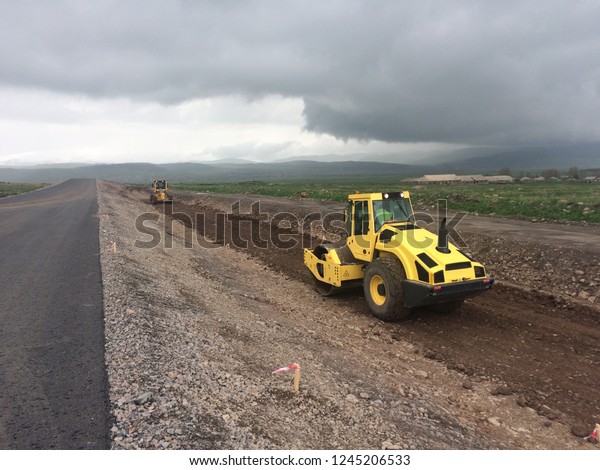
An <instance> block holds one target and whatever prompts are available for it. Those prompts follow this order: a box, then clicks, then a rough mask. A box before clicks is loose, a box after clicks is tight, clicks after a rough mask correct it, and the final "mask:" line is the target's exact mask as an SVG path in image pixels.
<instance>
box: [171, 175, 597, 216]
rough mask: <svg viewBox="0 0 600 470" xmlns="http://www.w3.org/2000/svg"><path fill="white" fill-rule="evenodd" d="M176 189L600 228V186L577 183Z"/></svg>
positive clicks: (358, 182)
mask: <svg viewBox="0 0 600 470" xmlns="http://www.w3.org/2000/svg"><path fill="white" fill-rule="evenodd" d="M172 186H173V187H174V188H176V189H184V190H189V191H197V192H215V193H226V194H256V195H268V196H280V197H299V195H300V194H301V193H306V194H305V196H306V197H309V198H312V199H320V200H328V201H345V200H346V197H347V195H348V194H350V193H353V192H355V191H357V190H358V191H360V192H377V191H382V190H383V191H400V190H408V191H411V197H412V201H413V205H414V206H415V209H420V210H424V209H431V208H433V207H435V206H436V203H437V201H438V200H439V199H445V200H447V204H448V209H449V210H451V211H464V212H470V213H477V214H486V215H496V216H503V217H512V218H521V219H529V220H557V221H579V222H592V223H600V184H597V183H591V184H589V183H588V184H586V183H580V182H575V181H571V182H564V181H556V182H555V181H549V182H529V183H523V184H518V183H514V184H451V185H437V184H429V185H414V184H401V183H398V181H397V180H396V181H384V180H374V179H369V178H364V179H347V180H345V181H344V180H337V181H327V180H323V181H315V180H312V181H286V182H280V183H274V182H263V181H247V182H241V183H198V184H193V183H189V184H175V185H172Z"/></svg>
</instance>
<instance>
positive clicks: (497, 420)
mask: <svg viewBox="0 0 600 470" xmlns="http://www.w3.org/2000/svg"><path fill="white" fill-rule="evenodd" d="M486 421H487V422H488V423H490V424H491V425H492V426H500V425H501V423H500V418H498V417H497V416H490V417H489V418H488V419H486Z"/></svg>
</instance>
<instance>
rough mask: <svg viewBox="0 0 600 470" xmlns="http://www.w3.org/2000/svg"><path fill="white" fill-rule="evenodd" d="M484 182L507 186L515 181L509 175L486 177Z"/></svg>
mask: <svg viewBox="0 0 600 470" xmlns="http://www.w3.org/2000/svg"><path fill="white" fill-rule="evenodd" d="M484 181H487V182H488V183H500V184H506V183H512V182H514V181H515V179H514V178H513V177H512V176H509V175H496V176H486V177H485V180H484Z"/></svg>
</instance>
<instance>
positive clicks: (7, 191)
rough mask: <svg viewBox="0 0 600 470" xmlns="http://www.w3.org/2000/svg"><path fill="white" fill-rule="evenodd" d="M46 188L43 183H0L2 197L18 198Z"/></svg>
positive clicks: (0, 195)
mask: <svg viewBox="0 0 600 470" xmlns="http://www.w3.org/2000/svg"><path fill="white" fill-rule="evenodd" d="M44 186H46V185H45V184H41V183H0V197H5V196H16V195H17V194H21V193H27V192H29V191H34V190H35V189H40V188H42V187H44Z"/></svg>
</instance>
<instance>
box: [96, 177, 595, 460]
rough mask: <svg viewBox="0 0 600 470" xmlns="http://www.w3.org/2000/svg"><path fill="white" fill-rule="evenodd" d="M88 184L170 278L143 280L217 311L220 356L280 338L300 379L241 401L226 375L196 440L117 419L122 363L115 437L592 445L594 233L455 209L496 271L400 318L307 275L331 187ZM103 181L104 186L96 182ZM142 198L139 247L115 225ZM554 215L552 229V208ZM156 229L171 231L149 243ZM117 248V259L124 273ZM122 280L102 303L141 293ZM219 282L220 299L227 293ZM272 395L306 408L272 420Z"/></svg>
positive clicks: (277, 444) (221, 443) (144, 257)
mask: <svg viewBox="0 0 600 470" xmlns="http://www.w3.org/2000/svg"><path fill="white" fill-rule="evenodd" d="M100 187H101V189H102V190H103V192H104V194H106V197H105V199H106V203H107V204H109V205H110V204H112V209H110V210H109V211H108V212H110V213H112V214H119V213H120V212H121V210H122V209H123V206H124V205H126V206H127V207H128V212H126V213H123V214H121V215H120V216H119V217H120V218H121V220H122V221H127V222H125V223H129V229H128V232H127V233H120V232H119V228H118V224H116V219H117V218H118V217H116V215H115V217H114V218H115V221H114V222H115V225H114V227H112V228H111V227H108V229H105V230H108V232H110V231H111V230H113V231H115V232H116V233H115V235H112V238H118V237H121V240H120V243H121V244H123V245H124V247H125V248H124V250H125V251H124V253H122V254H121V256H122V257H128V259H130V260H134V259H135V263H142V264H143V263H151V262H152V260H154V261H158V262H159V263H160V264H161V266H162V267H161V269H162V270H164V272H165V273H168V275H170V276H172V282H173V283H175V284H177V288H173V285H171V286H170V289H169V290H162V291H161V292H160V293H158V292H157V293H156V295H160V296H163V297H164V296H165V295H167V296H169V295H172V296H173V297H174V298H173V299H172V303H173V304H174V305H175V304H177V305H180V306H181V307H180V309H179V310H180V312H185V311H187V310H186V309H192V310H193V308H192V307H190V306H191V305H194V303H195V304H198V303H201V305H202V309H203V311H204V313H205V314H206V315H208V316H210V317H214V316H220V318H218V322H225V323H226V324H225V325H220V326H219V327H218V328H217V329H216V330H211V331H208V332H206V331H205V333H206V334H207V335H208V336H207V338H208V337H210V336H211V335H215V334H217V335H218V336H219V337H220V338H221V339H223V340H224V341H225V342H226V343H227V344H228V347H230V348H233V349H232V350H230V351H228V352H227V354H226V356H232V357H235V356H236V355H237V356H238V357H239V358H245V360H246V361H249V362H250V363H252V364H251V366H252V367H251V368H253V369H255V371H260V373H261V374H267V373H268V369H269V367H271V368H272V369H275V368H277V367H280V366H282V365H286V364H284V362H286V359H284V357H285V354H284V350H285V349H286V347H285V346H286V345H287V347H288V349H289V350H290V360H292V359H293V360H297V361H299V362H301V363H302V364H303V368H305V369H304V370H305V375H306V376H307V377H308V378H307V379H304V378H303V384H304V385H305V387H308V386H309V384H310V385H313V386H314V387H315V388H314V389H312V390H306V389H304V390H302V391H301V393H300V396H298V397H294V396H293V394H292V393H291V392H290V391H289V383H287V382H285V384H284V386H283V387H281V385H282V383H281V381H279V382H278V381H275V382H274V384H275V385H274V384H273V383H272V382H269V380H272V378H270V377H268V375H267V376H266V377H267V378H266V379H265V380H266V381H267V382H269V384H268V385H265V386H264V387H266V388H264V389H261V390H262V391H259V392H257V395H256V397H255V398H254V399H251V400H250V402H249V403H250V406H249V407H248V406H244V405H242V404H241V402H240V401H239V399H240V398H239V397H236V394H235V393H234V391H232V390H229V391H228V394H227V395H226V396H225V397H224V398H223V403H222V406H223V407H224V409H227V410H229V411H226V412H218V413H216V412H214V406H213V405H211V406H212V408H210V409H207V410H205V413H206V414H207V416H208V415H210V420H208V421H209V422H212V423H213V425H214V427H215V430H220V431H219V432H220V433H221V434H220V435H222V436H221V438H219V439H216V440H210V439H209V440H208V441H206V442H205V441H202V442H203V443H202V445H200V444H199V441H198V440H197V438H196V440H194V436H193V435H192V434H189V433H186V432H185V431H181V434H176V435H175V437H173V436H171V437H169V436H166V437H167V439H166V440H165V439H164V438H162V439H161V438H159V437H154V438H149V437H148V436H146V435H144V437H141V438H139V436H138V435H139V433H140V425H139V424H138V425H137V426H134V427H133V429H134V430H135V432H137V433H138V434H136V435H132V432H131V428H132V427H131V423H130V421H131V420H132V419H133V418H131V416H133V415H135V413H136V412H138V411H139V410H137V408H139V405H137V408H136V405H131V401H132V400H134V398H135V397H133V395H132V394H131V392H127V386H128V385H129V386H130V387H131V386H133V387H134V388H135V389H136V390H138V389H140V384H139V383H137V382H136V384H133V385H132V384H127V381H128V380H129V381H131V380H133V381H135V380H137V379H135V377H133V376H132V377H130V378H125V377H124V376H123V377H121V378H118V379H114V377H113V379H114V380H116V385H115V386H114V387H113V390H114V391H113V402H114V403H120V405H117V406H115V416H116V417H117V425H116V426H115V429H113V433H114V436H113V437H114V439H118V440H116V441H115V442H116V444H115V447H142V448H146V447H158V446H162V447H168V448H181V447H183V448H194V447H196V448H197V447H202V446H204V447H203V448H263V447H264V448H267V447H268V448H384V447H388V448H390V447H391V448H396V447H398V448H565V449H568V448H591V446H592V445H591V444H589V443H587V442H586V441H584V440H583V439H582V437H584V436H585V435H587V434H589V432H591V430H592V429H593V427H594V423H596V422H599V421H600V403H599V401H598V388H597V385H598V383H600V368H599V367H598V365H599V364H600V341H599V339H600V328H599V327H598V324H599V320H600V309H599V308H598V305H599V304H598V299H597V298H596V291H597V287H596V283H598V282H600V270H599V267H598V266H599V262H598V261H599V258H598V253H597V252H596V251H595V250H594V249H591V250H586V247H585V246H584V247H583V248H582V247H581V245H575V244H574V243H573V242H572V241H571V240H569V238H568V237H563V240H562V242H561V241H560V240H557V239H555V238H552V240H551V241H550V242H547V241H544V242H540V241H539V240H538V239H537V238H536V233H535V230H531V231H529V232H527V231H524V230H523V229H522V228H521V227H518V228H519V229H518V230H517V229H515V230H508V231H504V232H503V231H502V230H498V231H490V230H489V223H492V224H493V223H494V221H491V222H490V221H488V220H486V224H485V225H486V228H485V230H481V231H478V230H477V223H476V221H475V222H473V218H469V220H470V223H469V224H465V226H468V230H459V233H460V236H461V237H462V238H463V239H464V240H465V241H466V243H467V245H468V246H467V249H468V251H469V252H470V253H471V254H472V255H473V256H475V257H476V258H477V259H478V260H480V261H482V262H484V264H486V265H487V266H488V267H489V268H490V269H492V270H493V271H494V272H495V274H496V277H497V284H496V286H495V287H494V289H493V290H492V291H491V292H488V293H486V294H485V295H482V296H480V297H478V298H476V299H472V300H469V301H467V302H466V304H465V306H464V307H463V308H462V309H461V310H460V311H459V312H457V313H455V314H451V315H448V314H441V313H438V312H434V311H431V310H429V309H419V310H417V311H415V312H413V314H412V315H411V316H410V317H409V319H408V320H407V321H404V322H401V323H395V324H388V323H383V322H380V321H378V320H376V319H374V318H373V317H372V316H371V314H370V312H369V310H368V308H367V305H366V302H365V300H364V297H363V295H362V292H360V291H358V292H350V293H347V294H345V295H343V296H340V297H337V298H320V297H319V296H318V295H317V294H316V292H314V290H313V288H312V279H311V278H310V275H309V273H308V271H307V269H306V268H305V267H304V265H303V262H302V248H303V247H309V246H314V245H315V244H317V243H320V242H322V241H336V239H337V240H339V237H340V235H341V234H342V232H343V230H342V227H341V224H340V223H339V216H338V217H336V216H329V214H335V213H338V214H339V210H340V209H341V206H340V204H333V203H325V202H320V201H310V200H305V199H298V200H295V199H277V198H265V197H260V198H259V197H250V196H222V195H215V194H192V193H177V194H176V202H175V203H174V204H173V205H166V206H156V207H152V206H151V205H150V204H149V203H148V194H147V193H146V192H144V191H140V190H139V189H135V188H125V187H121V186H116V185H112V184H108V183H102V184H101V186H100ZM107 188H110V191H108V190H107ZM113 193H114V194H117V193H118V195H119V196H118V197H116V196H115V197H114V198H113V199H111V197H110V194H113ZM258 200H260V210H258V208H257V207H256V206H255V213H254V214H252V208H251V205H252V204H253V203H255V202H256V201H258ZM238 201H239V202H240V209H239V214H237V213H236V212H238V210H237V206H236V205H235V204H237V203H238ZM144 212H145V213H147V214H149V215H150V218H152V217H160V219H159V220H157V221H156V222H154V221H150V222H146V226H150V225H151V226H152V227H156V229H157V230H159V231H163V235H164V236H163V237H162V238H161V240H160V244H159V245H158V246H156V247H155V248H152V249H145V250H143V251H140V250H136V248H135V247H134V246H132V245H134V240H133V239H132V238H134V237H135V239H137V240H139V239H143V240H148V238H149V237H150V234H149V232H147V233H145V234H140V233H139V231H135V230H131V229H132V226H133V224H134V221H133V220H132V219H133V218H134V217H137V216H138V215H139V214H141V213H144ZM315 213H320V214H322V215H324V216H328V219H327V221H328V223H327V224H326V227H325V228H323V227H319V223H318V222H315V223H312V224H308V223H304V224H303V222H305V219H306V217H307V215H308V214H315ZM198 214H201V215H200V216H198ZM218 214H230V215H229V216H228V217H227V216H223V215H221V216H219V215H218ZM274 216H276V217H275V219H273V217H274ZM317 218H318V217H315V216H314V215H313V216H310V217H309V219H310V220H312V219H317ZM101 220H102V219H101ZM298 222H300V224H298ZM500 222H501V223H504V224H506V223H510V221H500ZM148 224H150V225H148ZM515 224H516V225H518V224H520V223H515ZM503 227H506V225H504V226H503ZM232 228H233V231H232ZM555 228H557V229H558V231H559V232H562V233H563V234H564V233H568V231H569V228H568V226H565V227H564V230H561V229H562V228H563V227H555ZM586 230H589V234H590V237H593V236H597V229H596V228H595V227H588V228H582V227H578V228H577V237H579V238H578V240H581V233H582V231H583V233H584V234H585V231H586ZM232 233H233V235H232ZM171 234H172V235H171ZM236 235H239V236H236ZM105 238H106V237H105ZM107 240H108V238H107ZM244 240H246V241H249V243H248V244H247V246H245V245H246V244H245V243H244ZM252 241H253V242H252ZM171 242H172V243H173V246H174V248H168V247H165V245H164V244H165V243H171ZM263 242H264V243H263ZM257 245H259V246H257ZM175 252H177V253H179V254H178V255H175V254H174V253H175ZM188 258H189V259H191V260H192V267H193V271H194V272H193V273H188V272H187V271H184V272H186V274H187V278H186V277H185V276H183V275H182V274H181V273H180V271H182V270H183V269H184V267H185V266H184V264H187V263H188ZM178 260H179V261H178ZM182 260H185V261H182ZM105 261H106V262H108V261H110V262H113V263H114V262H116V261H115V260H112V261H111V260H105ZM121 261H122V260H121ZM128 265H129V262H125V263H123V262H121V264H120V265H118V266H119V271H118V272H119V275H122V276H123V278H125V276H126V275H127V274H128V271H127V269H128V268H127V266H128ZM103 269H104V265H103ZM107 269H109V268H107ZM173 273H178V274H173ZM129 274H130V273H129ZM103 276H104V273H103ZM189 277H193V279H189ZM184 278H185V279H184ZM152 282H154V281H153V280H152V279H146V284H145V283H142V285H140V284H139V283H138V284H136V286H135V288H137V289H138V290H140V289H141V290H143V291H144V292H145V293H144V294H143V295H141V297H142V298H144V299H146V300H147V302H148V303H150V304H151V305H155V304H156V303H157V301H156V300H155V301H152V299H151V297H152V292H156V291H155V290H154V289H150V288H149V287H148V285H147V283H150V284H151V283H152ZM157 282H158V281H157ZM187 282H190V283H191V284H190V285H193V289H194V290H196V289H200V290H201V291H202V290H203V289H206V290H207V291H209V290H210V289H221V290H222V291H223V292H227V295H223V296H222V299H221V305H214V304H212V303H210V302H208V303H207V302H206V299H202V295H201V294H198V293H194V292H192V291H191V290H190V289H192V288H190V289H187V290H186V284H185V283H187ZM109 284H110V282H109ZM109 287H110V286H109ZM130 290H131V289H126V290H124V291H122V292H121V293H120V294H115V295H112V294H111V295H109V297H110V299H109V300H108V304H109V311H110V309H111V306H112V307H114V308H115V312H117V311H118V310H119V306H118V305H117V304H115V302H116V300H115V299H116V298H118V299H117V300H120V302H119V304H123V303H124V302H129V303H130V304H131V305H133V304H136V306H135V307H133V308H132V309H130V310H135V311H137V310H138V309H141V308H144V307H143V306H142V305H141V304H140V302H139V301H138V302H135V301H133V300H131V299H130V300H128V301H127V300H124V299H125V298H127V297H129V298H131V297H132V293H131V292H130ZM171 291H172V292H173V293H172V294H171ZM106 295H107V294H105V296H106ZM148 296H150V298H149V297H148ZM133 297H135V295H133ZM111 299H112V300H111ZM200 299H202V300H200ZM231 299H235V302H233V303H232V304H231V305H230V304H229V303H230V302H232V300H231ZM161 302H162V303H165V302H166V301H165V299H164V298H163V299H162V300H160V302H158V303H161ZM167 304H168V302H167ZM150 310H152V308H150ZM115 314H116V313H115ZM178 315H180V316H181V315H182V314H181V313H178ZM183 315H184V316H185V314H183ZM189 315H192V313H190V314H189ZM208 316H207V317H205V318H208ZM115 321H116V322H120V321H122V319H120V317H117V319H116V320H115ZM185 321H188V320H187V319H186V320H185ZM211 321H212V320H211ZM190 328H192V327H190ZM193 328H196V326H194V327H193ZM201 328H207V329H208V330H210V328H209V327H208V326H206V325H203V326H202V327H201ZM109 329H110V327H109ZM264 329H268V330H270V332H269V334H267V335H265V334H264V331H263V330H264ZM274 343H277V346H273V348H274V350H275V352H274V354H272V355H271V354H266V352H265V351H264V349H266V348H268V347H270V345H271V344H274ZM236 348H237V349H236ZM300 351H303V352H300ZM109 352H110V351H109ZM209 356H210V355H209ZM209 356H207V357H206V358H204V359H203V360H204V361H207V364H206V367H217V368H218V367H219V363H218V361H217V362H215V361H214V358H213V360H212V361H211V358H210V357H209ZM292 356H293V357H292ZM269 357H272V359H271V360H269V359H268V358H269ZM220 360H221V361H225V362H227V360H226V359H223V358H222V357H221V358H220ZM287 362H289V361H287ZM203 363H204V362H203ZM311 365H312V368H311ZM186 367H188V366H186ZM171 372H173V371H171ZM221 373H223V374H225V372H221ZM173 374H175V375H177V372H173ZM217 375H218V374H217ZM251 375H252V374H251ZM303 377H304V376H303ZM109 380H110V371H109ZM144 380H145V381H148V378H145V379H144ZM249 380H250V381H251V380H253V379H250V378H249V377H246V378H245V381H244V383H247V382H248V381H249ZM261 380H262V379H261ZM311 380H312V383H311ZM305 381H308V384H307V383H306V382H305ZM138 382H139V380H138ZM150 382H151V381H150ZM256 386H257V387H258V388H259V389H260V387H261V385H256ZM154 389H156V387H154ZM120 390H121V391H120ZM158 390H159V391H160V389H158ZM159 391H155V392H154V393H159ZM140 392H141V389H140ZM265 394H266V395H265ZM124 397H125V398H124ZM134 401H135V400H134ZM189 401H190V400H189V399H187V400H186V402H188V403H189ZM286 401H287V402H289V403H288V406H289V407H290V410H291V411H290V412H291V413H293V414H294V416H295V417H299V416H302V415H303V413H304V412H307V413H308V414H307V416H303V417H302V420H305V419H306V420H307V421H306V422H304V421H303V422H302V423H301V424H298V428H297V429H296V430H295V431H294V432H287V431H284V430H283V429H282V426H283V428H286V426H288V427H289V426H290V425H291V423H290V422H288V421H282V422H278V419H277V418H273V415H272V414H271V413H276V410H277V409H278V408H280V407H283V408H282V409H283V410H285V409H286V408H285V402H286ZM228 402H229V404H228V405H227V403H228ZM177 403H179V405H178V406H180V405H181V402H180V401H179V402H177ZM269 406H270V407H272V408H269ZM123 408H124V409H123ZM267 408H268V409H267ZM210 410H212V411H210ZM319 410H320V411H319ZM282 412H283V413H285V411H282ZM268 416H271V419H270V420H268V419H267V420H265V419H264V418H265V417H268ZM169 419H171V418H169ZM311 422H312V423H313V424H314V427H315V428H314V429H312V430H311V429H310V427H311V425H310V423H311ZM286 423H287V424H286ZM209 425H210V423H209ZM171 426H173V425H171ZM223 426H225V427H230V428H231V427H232V426H233V427H236V429H237V430H238V432H242V431H240V430H244V431H243V432H242V434H244V433H245V434H244V438H243V439H241V438H236V439H237V440H236V439H233V440H232V437H231V436H230V437H229V438H228V437H226V436H225V434H226V433H225V432H224V431H223V429H224V427H223ZM142 427H143V426H142ZM179 427H181V426H179ZM357 428H358V429H357ZM360 428H362V430H363V431H362V432H361V431H360ZM173 429H175V428H173ZM177 429H179V428H177ZM355 429H357V430H355ZM215 432H216V431H215ZM219 432H217V434H219ZM142 434H144V433H142ZM163 437H164V436H163ZM165 442H166V444H165Z"/></svg>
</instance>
